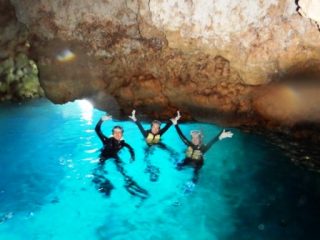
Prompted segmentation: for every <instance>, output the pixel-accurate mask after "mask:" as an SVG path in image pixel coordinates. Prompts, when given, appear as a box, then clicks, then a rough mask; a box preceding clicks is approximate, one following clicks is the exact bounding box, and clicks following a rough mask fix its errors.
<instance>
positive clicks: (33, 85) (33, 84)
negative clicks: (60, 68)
mask: <svg viewBox="0 0 320 240" xmlns="http://www.w3.org/2000/svg"><path fill="white" fill-rule="evenodd" d="M38 73H39V71H38V68H37V65H36V63H35V62H34V61H33V60H31V59H29V58H28V56H27V55H26V54H24V53H19V54H18V55H17V56H15V57H9V58H7V59H6V60H4V61H2V62H0V101H3V100H25V99H31V98H39V97H42V96H44V91H43V90H42V88H41V86H40V84H39V77H38Z"/></svg>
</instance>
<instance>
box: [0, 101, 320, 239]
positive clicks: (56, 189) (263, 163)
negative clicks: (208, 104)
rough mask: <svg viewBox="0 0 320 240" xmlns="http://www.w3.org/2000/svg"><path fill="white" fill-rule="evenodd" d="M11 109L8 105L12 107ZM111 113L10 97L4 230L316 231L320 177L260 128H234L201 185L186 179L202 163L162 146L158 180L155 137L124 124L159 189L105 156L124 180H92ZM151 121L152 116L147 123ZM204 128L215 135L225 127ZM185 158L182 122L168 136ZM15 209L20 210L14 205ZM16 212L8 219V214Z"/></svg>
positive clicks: (1, 141) (232, 234) (75, 233)
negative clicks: (104, 184)
mask: <svg viewBox="0 0 320 240" xmlns="http://www.w3.org/2000/svg"><path fill="white" fill-rule="evenodd" d="M2 109H5V111H2ZM102 114H104V113H102V112H100V111H98V110H94V109H92V108H90V107H88V104H87V102H79V101H76V102H75V103H69V104H66V105H53V104H51V103H49V102H47V101H44V100H41V101H32V102H30V103H28V104H23V105H14V104H1V112H0V123H1V124H0V132H1V138H0V145H1V146H2V147H1V149H0V154H1V156H2V157H1V158H0V162H1V168H0V176H1V179H0V202H1V204H0V219H1V218H3V219H4V220H3V221H2V223H1V224H0V239H74V238H77V239H301V238H302V237H304V238H305V239H316V237H317V236H318V235H317V234H318V231H317V226H318V224H319V219H320V218H319V217H320V207H319V204H318V203H319V200H320V179H319V176H318V175H317V174H315V173H312V172H306V171H304V170H302V169H300V168H297V167H296V166H293V165H292V164H291V163H290V161H289V160H287V159H286V158H284V157H283V156H282V155H281V153H280V152H278V151H277V149H274V147H272V146H270V145H268V144H267V143H266V142H265V141H264V140H263V139H261V138H260V137H257V136H255V135H250V134H246V133H242V132H240V131H238V130H236V129H234V130H233V131H234V133H235V135H234V137H233V138H232V139H227V140H224V141H221V142H219V143H217V144H215V145H214V146H213V148H212V149H211V150H210V151H209V152H208V153H207V154H206V156H205V165H204V167H203V169H202V170H201V174H200V180H199V183H198V185H197V186H196V189H195V191H194V192H193V193H191V194H184V193H183V189H182V186H183V184H184V183H185V182H187V181H188V180H190V178H191V175H192V169H186V170H183V171H177V170H176V169H175V168H174V166H173V163H172V161H171V160H170V159H169V153H167V152H165V151H162V150H160V149H155V151H154V153H153V155H152V156H151V161H152V163H153V164H154V165H156V166H157V167H159V169H160V177H159V180H158V181H157V182H150V180H149V177H148V176H147V175H146V174H145V173H144V169H145V167H146V164H145V162H144V161H143V159H144V155H145V147H146V146H145V143H144V141H143V139H142V137H141V134H140V132H139V130H138V129H137V127H136V126H135V125H134V124H133V123H132V122H130V121H124V122H113V121H110V122H105V123H104V124H103V126H102V129H103V131H104V133H105V134H106V135H107V136H108V135H109V134H110V133H111V128H112V126H113V125H115V124H120V125H122V126H123V127H124V128H125V136H124V137H125V139H126V141H127V142H128V143H129V144H131V145H132V146H133V147H134V149H135V152H136V161H135V162H134V163H132V164H130V163H129V153H128V152H127V151H125V150H124V151H122V152H121V154H120V157H121V159H122V160H123V162H124V168H125V170H126V172H127V174H128V175H130V176H131V177H132V178H133V179H134V180H135V181H136V182H137V183H138V184H139V185H140V186H142V187H143V188H145V189H147V190H148V192H149V194H150V197H149V198H148V199H146V200H145V201H141V199H139V198H135V197H133V196H132V195H130V194H129V193H128V192H127V191H126V190H125V188H124V187H123V185H124V179H123V176H122V175H121V174H120V173H119V172H118V171H117V168H116V166H115V164H114V162H113V161H112V160H111V161H108V162H107V163H106V164H105V171H106V172H107V173H106V176H107V178H108V179H109V180H110V182H111V183H112V184H113V186H114V189H113V190H112V192H111V195H110V197H109V198H106V197H104V195H103V194H101V193H100V192H99V191H97V189H96V187H95V185H94V184H93V183H92V179H93V175H92V173H93V169H94V168H95V167H96V166H97V160H98V155H99V149H100V147H101V143H100V141H99V139H98V137H97V136H96V134H95V132H94V127H95V124H96V122H97V121H98V119H99V118H100V116H101V115H102ZM144 126H145V127H146V128H147V127H148V126H149V125H148V124H147V123H146V124H144ZM181 128H182V130H183V131H184V132H185V133H187V132H189V130H192V129H200V130H202V131H203V132H204V133H205V142H207V141H208V140H209V139H210V138H211V137H212V136H213V135H215V134H217V133H218V132H219V131H220V130H221V129H220V128H219V127H217V126H214V125H210V124H199V123H190V124H182V125H181ZM163 141H164V143H166V144H168V145H170V146H171V147H173V148H174V149H175V150H176V151H177V152H178V154H179V158H181V159H182V158H183V156H184V149H185V146H184V145H183V143H182V142H181V141H180V140H179V138H178V136H177V134H176V132H175V130H174V128H171V129H170V130H169V131H168V132H167V133H166V135H165V136H164V139H163ZM9 213H12V216H11V217H10V214H9ZM6 214H9V215H7V219H5V216H6Z"/></svg>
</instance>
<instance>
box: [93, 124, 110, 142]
mask: <svg viewBox="0 0 320 240" xmlns="http://www.w3.org/2000/svg"><path fill="white" fill-rule="evenodd" d="M102 123H103V121H102V120H101V119H100V120H99V122H98V123H97V125H96V128H95V130H96V133H97V135H98V137H99V138H100V140H101V141H102V142H103V143H105V142H106V141H107V140H108V138H107V137H106V136H105V135H104V134H103V133H102V131H101V125H102Z"/></svg>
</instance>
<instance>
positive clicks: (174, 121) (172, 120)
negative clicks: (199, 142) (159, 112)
mask: <svg viewBox="0 0 320 240" xmlns="http://www.w3.org/2000/svg"><path fill="white" fill-rule="evenodd" d="M180 118H181V115H180V111H177V116H176V117H175V118H171V119H170V120H171V122H172V123H173V125H177V124H178V121H179V119H180Z"/></svg>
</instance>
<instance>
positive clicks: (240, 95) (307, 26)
mask: <svg viewBox="0 0 320 240" xmlns="http://www.w3.org/2000/svg"><path fill="white" fill-rule="evenodd" d="M0 12H1V14H0V36H1V38H0V100H1V101H27V100H28V99H32V98H39V97H46V98H48V99H49V100H50V101H52V102H53V103H56V104H63V103H66V102H69V101H74V100H76V99H83V98H86V99H90V101H92V102H93V103H94V105H95V107H97V108H99V109H103V110H106V111H108V112H111V113H112V114H113V115H114V116H116V117H117V118H122V117H123V116H127V115H128V114H129V113H130V111H131V110H132V109H137V110H139V112H142V113H144V114H145V115H146V116H153V117H155V118H158V119H165V118H168V116H172V114H174V113H175V111H176V110H177V109H179V110H180V111H181V112H183V114H184V116H185V119H186V120H196V121H205V122H213V123H218V124H221V125H225V126H234V127H239V128H243V129H246V130H248V131H255V132H261V133H263V134H266V135H268V136H269V137H270V139H271V141H273V142H274V143H275V144H277V145H279V146H280V147H282V148H283V149H284V150H285V151H288V152H290V154H291V155H292V159H295V162H298V163H301V164H302V165H304V166H307V167H308V168H311V169H315V170H319V169H320V159H319V149H317V148H318V147H317V146H319V142H320V137H319V136H320V134H319V133H320V98H319V93H320V80H319V79H320V31H319V23H320V14H319V12H320V4H319V2H318V1H316V0H296V1H295V0H283V1H274V0H271V1H242V0H241V1H232V0H217V1H206V0H200V1H195V0H183V1H181V0H173V1H172V0H170V1H169V0H162V1H157V0H119V1H105V0H97V1H86V0H71V1H64V0H54V1H53V0H52V1H45V0H28V1H27V0H0ZM278 136H281V137H280V138H279V137H278ZM297 141H298V142H299V143H300V144H301V145H302V146H305V150H303V151H302V153H301V152H300V153H297V152H295V151H294V149H293V147H292V146H295V145H294V144H293V143H294V142H297ZM310 143H311V144H310ZM306 154H308V156H309V157H308V158H306V157H305V155H306Z"/></svg>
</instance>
